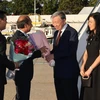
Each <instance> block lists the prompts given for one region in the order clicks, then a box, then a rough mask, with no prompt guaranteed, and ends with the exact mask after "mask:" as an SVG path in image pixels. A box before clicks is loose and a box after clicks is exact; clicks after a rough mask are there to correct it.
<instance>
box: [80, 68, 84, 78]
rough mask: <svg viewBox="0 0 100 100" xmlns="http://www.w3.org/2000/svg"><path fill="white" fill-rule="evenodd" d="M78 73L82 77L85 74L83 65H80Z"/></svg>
mask: <svg viewBox="0 0 100 100" xmlns="http://www.w3.org/2000/svg"><path fill="white" fill-rule="evenodd" d="M80 74H81V76H82V77H84V74H85V70H84V66H81V69H80Z"/></svg>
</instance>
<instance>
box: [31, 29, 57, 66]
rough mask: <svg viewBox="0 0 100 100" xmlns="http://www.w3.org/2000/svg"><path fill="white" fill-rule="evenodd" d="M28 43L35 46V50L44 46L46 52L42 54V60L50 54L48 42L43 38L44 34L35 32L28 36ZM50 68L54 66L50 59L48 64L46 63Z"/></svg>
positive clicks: (38, 31)
mask: <svg viewBox="0 0 100 100" xmlns="http://www.w3.org/2000/svg"><path fill="white" fill-rule="evenodd" d="M29 41H30V42H31V43H32V44H33V45H34V46H35V48H36V49H40V48H41V47H43V46H46V48H47V52H46V53H43V56H44V58H45V57H46V56H47V55H49V54H50V45H49V43H48V40H47V38H46V36H45V34H44V33H43V32H42V31H40V30H37V31H36V33H31V34H29ZM48 63H49V65H50V66H52V67H53V66H55V61H54V59H52V60H51V61H50V62H48Z"/></svg>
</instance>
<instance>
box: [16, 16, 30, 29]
mask: <svg viewBox="0 0 100 100" xmlns="http://www.w3.org/2000/svg"><path fill="white" fill-rule="evenodd" d="M30 21H31V20H30V18H29V17H28V16H26V17H25V18H24V19H23V20H18V21H17V27H18V28H24V26H25V24H29V22H30Z"/></svg>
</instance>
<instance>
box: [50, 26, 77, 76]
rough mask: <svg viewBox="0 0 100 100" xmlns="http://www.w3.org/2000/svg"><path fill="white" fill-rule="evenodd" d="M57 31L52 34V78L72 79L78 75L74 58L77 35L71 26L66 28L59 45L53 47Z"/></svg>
mask: <svg viewBox="0 0 100 100" xmlns="http://www.w3.org/2000/svg"><path fill="white" fill-rule="evenodd" d="M57 33H58V31H55V33H54V44H53V50H52V51H51V53H53V54H54V59H55V67H54V78H74V77H77V76H78V75H79V65H78V62H77V58H76V52H77V46H78V33H77V31H76V30H75V29H73V28H72V27H71V26H69V25H68V26H67V28H66V29H65V31H64V32H63V34H62V36H61V37H60V40H59V44H58V45H57V46H56V45H55V40H56V37H57Z"/></svg>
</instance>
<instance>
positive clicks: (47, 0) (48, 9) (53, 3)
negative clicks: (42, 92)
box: [42, 0, 58, 15]
mask: <svg viewBox="0 0 100 100" xmlns="http://www.w3.org/2000/svg"><path fill="white" fill-rule="evenodd" d="M57 1H58V0H43V8H42V14H48V15H49V14H52V13H54V12H55V11H57V8H58V2H57Z"/></svg>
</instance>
